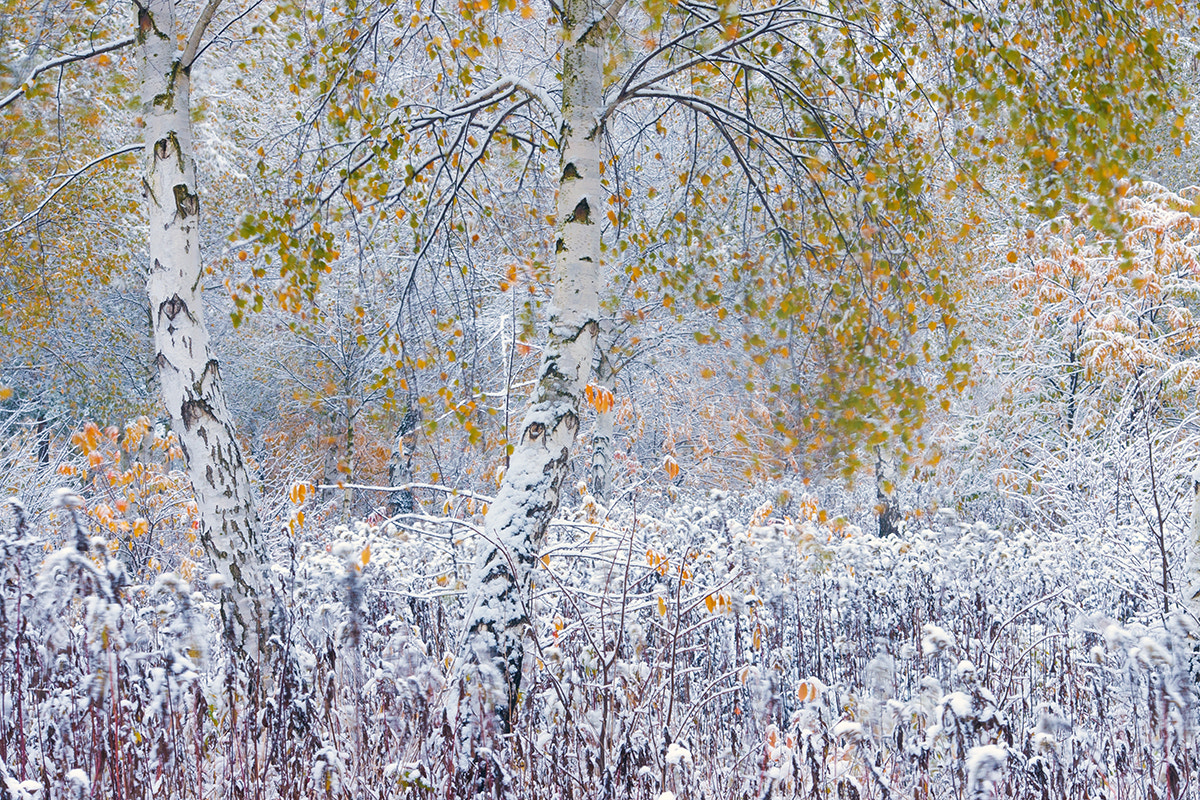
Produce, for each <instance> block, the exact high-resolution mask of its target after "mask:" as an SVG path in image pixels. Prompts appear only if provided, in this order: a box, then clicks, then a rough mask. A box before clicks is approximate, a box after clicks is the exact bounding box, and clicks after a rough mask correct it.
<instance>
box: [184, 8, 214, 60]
mask: <svg viewBox="0 0 1200 800" xmlns="http://www.w3.org/2000/svg"><path fill="white" fill-rule="evenodd" d="M220 6H221V0H208V3H207V4H206V5H205V6H204V10H203V11H201V12H200V16H199V17H197V18H196V24H195V26H193V27H192V35H191V36H189V37H188V42H187V45H186V46H185V47H184V48H183V56H182V57H181V58H180V60H179V65H180V66H181V67H183V68H184V69H185V70H186V69H191V67H192V62H193V61H195V60H196V54H197V53H198V52H199V51H200V40H201V39H202V38H203V37H204V31H206V30H207V29H208V24H209V23H210V22H212V18H213V15H214V14H216V13H217V9H218V8H220Z"/></svg>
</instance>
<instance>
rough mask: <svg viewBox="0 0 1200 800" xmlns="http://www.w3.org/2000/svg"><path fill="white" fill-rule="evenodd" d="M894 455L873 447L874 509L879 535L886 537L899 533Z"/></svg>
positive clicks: (878, 447) (881, 448)
mask: <svg viewBox="0 0 1200 800" xmlns="http://www.w3.org/2000/svg"><path fill="white" fill-rule="evenodd" d="M896 479H897V475H896V461H895V456H893V455H891V454H890V453H885V452H884V449H883V447H882V446H877V447H876V448H875V511H876V514H877V515H878V518H879V535H880V537H883V538H886V537H888V536H896V535H897V534H899V533H900V509H899V508H898V507H897V505H896Z"/></svg>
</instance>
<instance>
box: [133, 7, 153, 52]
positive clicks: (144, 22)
mask: <svg viewBox="0 0 1200 800" xmlns="http://www.w3.org/2000/svg"><path fill="white" fill-rule="evenodd" d="M153 27H154V20H152V19H151V18H150V9H148V8H145V7H144V6H142V5H138V32H137V40H138V44H141V43H143V42H145V41H146V34H148V33H150V31H151V29H152V28H153Z"/></svg>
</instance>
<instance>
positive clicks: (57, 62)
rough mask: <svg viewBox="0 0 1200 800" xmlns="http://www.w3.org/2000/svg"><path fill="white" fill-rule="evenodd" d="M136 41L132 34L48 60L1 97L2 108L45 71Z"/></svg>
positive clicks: (108, 51) (19, 95)
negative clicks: (86, 49)
mask: <svg viewBox="0 0 1200 800" xmlns="http://www.w3.org/2000/svg"><path fill="white" fill-rule="evenodd" d="M134 41H135V40H134V37H132V36H130V37H129V38H127V39H121V40H119V41H116V42H112V43H111V44H106V45H102V46H100V47H97V48H95V49H93V50H90V51H88V52H86V53H68V54H67V55H65V56H59V57H58V58H55V59H52V60H50V61H47V62H46V63H44V64H39V65H38V66H36V67H34V68H33V69H32V70H30V71H29V74H28V75H26V76H25V80H23V81H21V85H20V86H18V87H17V88H16V89H13V90H12V91H11V92H9V93H8V94H7V95H5V96H4V97H3V98H0V108H4V107H6V106H9V105H11V104H12V103H14V102H16V100H17V98H19V97H21V96H23V95H24V94H25V93H26V92H28V91H29V84H30V83H31V82H32V81H33V80H34V79H35V78H37V76H38V75H41V74H42V73H43V72H49V71H50V70H52V69H58V68H59V67H63V66H66V65H67V64H73V63H74V62H76V61H86V60H87V59H89V58H91V57H93V56H99V55H103V54H105V53H111V52H113V51H114V50H120V49H121V48H123V47H129V46H130V45H132V44H133V43H134Z"/></svg>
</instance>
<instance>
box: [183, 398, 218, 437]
mask: <svg viewBox="0 0 1200 800" xmlns="http://www.w3.org/2000/svg"><path fill="white" fill-rule="evenodd" d="M179 417H180V418H181V419H182V420H183V427H184V429H185V430H191V429H192V428H193V427H195V426H196V425H197V424H198V423H200V422H203V421H204V420H205V419H211V420H213V421H214V422H215V421H216V419H217V418H216V416H215V415H214V414H213V410H212V406H211V405H209V404H208V401H207V400H205V399H204V398H203V397H198V398H196V399H195V400H184V401H183V405H182V406H180V407H179ZM200 433H201V435H202V436H203V435H205V433H204V431H201V432H200Z"/></svg>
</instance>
